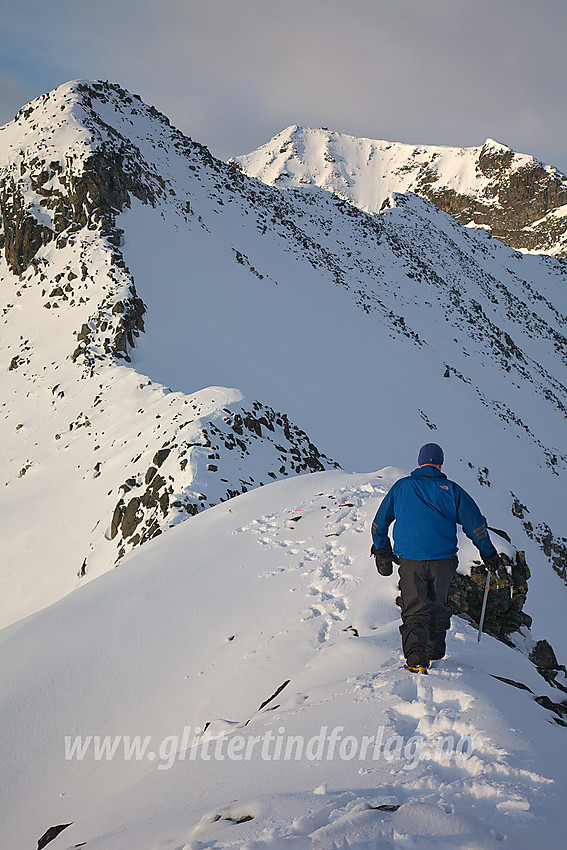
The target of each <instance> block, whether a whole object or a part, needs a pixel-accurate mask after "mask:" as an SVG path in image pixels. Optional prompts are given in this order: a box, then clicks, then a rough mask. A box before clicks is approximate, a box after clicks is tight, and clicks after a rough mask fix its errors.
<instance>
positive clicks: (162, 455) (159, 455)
mask: <svg viewBox="0 0 567 850" xmlns="http://www.w3.org/2000/svg"><path fill="white" fill-rule="evenodd" d="M170 452H171V449H160V450H159V451H158V452H156V453H155V455H154V459H153V460H152V463H154V464H155V465H156V466H157V467H160V466H161V465H162V463H163V462H164V461H165V460H166V458H167V457H169V454H170Z"/></svg>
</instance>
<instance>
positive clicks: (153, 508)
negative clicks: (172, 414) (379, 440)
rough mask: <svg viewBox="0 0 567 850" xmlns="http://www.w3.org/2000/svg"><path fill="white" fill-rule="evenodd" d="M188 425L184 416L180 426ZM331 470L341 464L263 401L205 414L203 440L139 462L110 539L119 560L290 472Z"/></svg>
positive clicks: (168, 446)
mask: <svg viewBox="0 0 567 850" xmlns="http://www.w3.org/2000/svg"><path fill="white" fill-rule="evenodd" d="M189 424H190V421H187V422H183V421H182V422H181V423H180V424H179V430H182V429H183V428H184V427H185V425H189ZM260 444H262V446H263V448H262V454H263V456H264V461H263V463H262V465H259V464H255V466H256V469H257V472H255V473H254V475H253V476H252V475H251V474H250V469H251V464H250V461H247V458H250V457H253V456H254V454H255V452H256V447H257V446H258V448H259V447H260ZM245 468H247V472H248V474H245V473H244V469H245ZM332 468H338V464H337V463H335V462H334V461H332V460H330V459H329V458H328V457H327V456H326V455H324V454H323V453H322V452H320V451H319V449H318V448H317V447H316V446H315V445H313V443H312V442H311V441H310V440H309V438H308V436H307V434H306V433H305V432H304V431H302V430H301V429H300V428H298V427H297V426H295V425H293V424H292V423H291V422H290V421H289V419H288V417H287V416H286V415H285V414H283V413H277V412H275V411H274V410H272V409H271V408H269V407H266V406H265V405H262V404H260V402H257V401H256V402H254V404H253V405H252V410H247V409H245V408H239V409H230V408H223V410H222V416H215V417H212V418H210V419H206V420H203V422H202V424H201V426H200V430H199V435H198V438H196V437H195V435H194V433H193V436H192V438H191V441H190V442H188V441H186V440H183V439H181V438H180V437H177V438H175V439H170V440H167V441H166V442H165V443H164V444H163V445H162V447H161V448H160V449H158V451H156V452H155V454H154V456H153V458H152V460H151V463H150V464H149V466H147V468H144V467H141V468H139V469H138V470H136V472H135V473H134V474H132V475H131V476H130V477H129V478H128V479H127V480H126V481H125V482H124V483H123V484H122V486H121V487H120V490H121V491H122V495H121V497H120V500H119V501H118V503H117V504H116V506H115V508H114V511H113V514H112V518H111V521H110V530H109V537H110V539H111V540H115V541H116V545H117V548H118V559H120V558H121V557H123V555H124V554H125V553H126V552H127V551H129V550H130V549H132V548H133V547H134V546H139V545H142V544H143V543H145V542H146V541H148V540H151V539H152V538H153V537H157V536H158V535H159V534H161V533H162V531H163V530H164V529H166V528H168V527H169V526H171V525H175V524H177V523H178V522H180V521H182V520H183V519H186V518H187V516H194V515H195V514H197V513H199V512H200V511H202V510H204V509H205V508H208V507H212V506H213V505H215V504H218V503H219V502H223V501H226V500H227V499H231V498H233V497H234V496H238V495H240V494H241V493H246V492H247V491H248V490H250V489H252V488H254V487H257V486H262V485H263V484H266V483H269V482H270V481H272V480H277V479H278V478H281V477H285V476H287V475H292V474H299V473H302V472H321V471H323V470H325V469H332Z"/></svg>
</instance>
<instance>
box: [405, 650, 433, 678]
mask: <svg viewBox="0 0 567 850" xmlns="http://www.w3.org/2000/svg"><path fill="white" fill-rule="evenodd" d="M404 666H405V668H406V670H411V672H412V673H427V668H428V667H429V660H428V658H427V656H426V654H425V653H424V652H410V654H409V655H408V657H407V660H406V663H405V665H404Z"/></svg>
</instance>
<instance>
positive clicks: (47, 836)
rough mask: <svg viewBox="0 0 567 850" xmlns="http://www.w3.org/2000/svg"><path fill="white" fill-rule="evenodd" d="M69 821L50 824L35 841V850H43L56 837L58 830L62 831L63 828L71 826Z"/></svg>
mask: <svg viewBox="0 0 567 850" xmlns="http://www.w3.org/2000/svg"><path fill="white" fill-rule="evenodd" d="M71 823H73V821H71ZM71 823H61V824H59V826H50V827H49V829H48V830H47V831H46V832H44V833H43V835H42V836H41V838H40V839H39V841H38V842H37V850H43V848H44V847H45V846H46V845H47V844H49V842H50V841H53V839H54V838H57V836H58V835H59V833H60V832H63V830H64V829H67V827H68V826H71Z"/></svg>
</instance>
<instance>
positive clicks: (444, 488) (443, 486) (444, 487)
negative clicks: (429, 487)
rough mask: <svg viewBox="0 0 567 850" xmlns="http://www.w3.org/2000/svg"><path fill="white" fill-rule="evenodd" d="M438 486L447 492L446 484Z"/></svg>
mask: <svg viewBox="0 0 567 850" xmlns="http://www.w3.org/2000/svg"><path fill="white" fill-rule="evenodd" d="M439 486H440V487H441V489H442V490H448V489H449V488H448V487H447V485H446V484H440V485H439Z"/></svg>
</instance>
